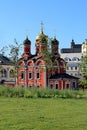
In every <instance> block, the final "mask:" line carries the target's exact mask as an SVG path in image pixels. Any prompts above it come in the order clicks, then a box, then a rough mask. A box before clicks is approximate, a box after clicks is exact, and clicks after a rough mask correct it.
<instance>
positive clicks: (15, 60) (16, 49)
mask: <svg viewBox="0 0 87 130" xmlns="http://www.w3.org/2000/svg"><path fill="white" fill-rule="evenodd" d="M14 43H15V44H12V45H9V49H10V53H9V55H10V59H11V60H12V65H13V66H14V77H15V78H17V69H18V64H19V56H20V50H21V47H22V45H21V44H19V43H18V42H17V41H16V39H15V40H14Z"/></svg>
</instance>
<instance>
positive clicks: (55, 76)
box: [49, 73, 79, 79]
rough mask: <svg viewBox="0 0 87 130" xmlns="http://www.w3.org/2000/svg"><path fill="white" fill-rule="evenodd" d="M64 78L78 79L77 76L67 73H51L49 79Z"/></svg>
mask: <svg viewBox="0 0 87 130" xmlns="http://www.w3.org/2000/svg"><path fill="white" fill-rule="evenodd" d="M64 78H66V79H79V78H77V77H75V76H72V75H69V74H67V73H63V74H60V73H59V74H54V75H52V76H51V77H50V78H49V79H64Z"/></svg>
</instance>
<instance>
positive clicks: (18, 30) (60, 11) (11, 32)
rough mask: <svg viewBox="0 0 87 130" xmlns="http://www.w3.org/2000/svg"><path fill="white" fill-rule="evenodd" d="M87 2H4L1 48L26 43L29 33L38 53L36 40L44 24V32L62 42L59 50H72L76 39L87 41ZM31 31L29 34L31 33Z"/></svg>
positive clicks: (1, 2) (0, 1)
mask: <svg viewBox="0 0 87 130" xmlns="http://www.w3.org/2000/svg"><path fill="white" fill-rule="evenodd" d="M86 13H87V0H0V47H1V48H2V47H3V46H6V45H10V44H14V39H15V38H16V40H17V41H18V42H19V44H21V43H23V40H24V39H25V38H26V32H28V37H29V39H30V40H31V42H32V46H31V48H32V53H35V50H34V49H35V38H36V36H37V35H38V34H39V32H40V23H41V21H43V23H44V33H45V34H46V35H48V36H49V37H50V38H52V37H54V32H56V38H57V39H58V40H59V42H60V43H59V48H60V49H61V48H66V47H70V42H71V40H72V38H73V39H74V40H75V42H76V43H78V44H79V43H82V42H83V41H84V40H85V39H86V38H87V14H86ZM27 30H28V31H27Z"/></svg>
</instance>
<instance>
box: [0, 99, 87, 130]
mask: <svg viewBox="0 0 87 130" xmlns="http://www.w3.org/2000/svg"><path fill="white" fill-rule="evenodd" d="M86 129H87V100H86V99H61V98H58V99H53V98H47V99H45V98H28V99H27V98H6V97H0V130H86Z"/></svg>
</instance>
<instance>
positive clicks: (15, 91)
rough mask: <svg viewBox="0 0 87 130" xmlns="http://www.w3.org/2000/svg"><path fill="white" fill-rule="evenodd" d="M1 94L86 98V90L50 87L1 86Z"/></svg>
mask: <svg viewBox="0 0 87 130" xmlns="http://www.w3.org/2000/svg"><path fill="white" fill-rule="evenodd" d="M0 96H4V97H24V98H86V91H82V90H70V89H65V90H56V89H50V88H44V89H42V88H34V87H33V88H29V89H26V88H18V87H6V86H5V87H3V86H1V87H0Z"/></svg>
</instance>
